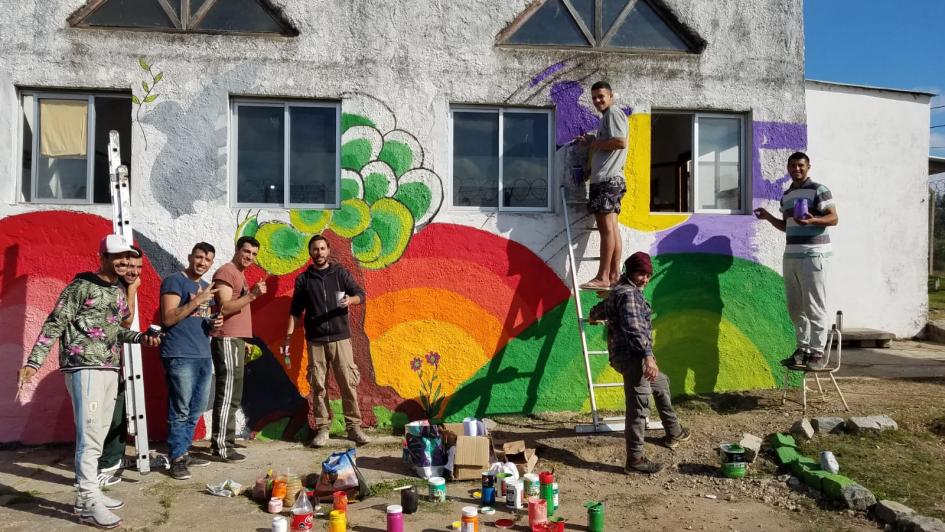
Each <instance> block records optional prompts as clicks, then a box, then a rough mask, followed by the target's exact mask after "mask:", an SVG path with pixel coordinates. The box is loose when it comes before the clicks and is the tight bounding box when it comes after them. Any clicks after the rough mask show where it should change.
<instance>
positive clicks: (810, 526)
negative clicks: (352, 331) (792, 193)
mask: <svg viewBox="0 0 945 532" xmlns="http://www.w3.org/2000/svg"><path fill="white" fill-rule="evenodd" d="M943 385H945V380H941V379H939V380H929V381H905V380H901V381H900V380H844V381H841V387H842V388H843V390H844V394H845V395H846V397H847V400H848V402H849V403H850V406H851V408H852V410H853V412H852V414H853V415H860V414H862V415H866V414H879V413H884V414H889V415H890V416H892V417H893V418H894V419H897V420H900V423H901V424H903V425H904V426H903V428H904V429H907V428H908V424H909V423H910V420H912V419H916V417H917V416H918V415H919V414H920V413H924V412H927V411H928V410H929V409H930V408H932V409H938V410H939V411H945V410H943V409H945V393H943V392H945V388H943ZM796 393H797V392H796V391H795V392H794V393H792V395H791V396H793V397H796ZM780 398H781V394H780V392H778V391H774V390H765V391H755V392H744V393H731V394H717V395H713V396H710V397H706V398H693V399H689V400H686V401H683V402H680V403H678V404H677V407H678V411H679V414H680V418H681V419H682V421H683V423H684V424H685V425H686V426H688V427H691V428H692V430H693V438H692V440H691V441H689V442H687V443H685V444H683V445H681V446H680V447H679V448H678V449H676V450H675V451H671V450H669V449H667V448H665V447H663V446H662V445H661V443H660V439H661V437H662V433H658V432H653V433H652V434H650V435H649V436H648V444H647V452H648V454H649V456H650V458H651V459H654V460H657V461H662V462H665V463H667V464H668V465H669V467H668V468H667V470H666V471H664V472H663V473H661V474H659V475H656V476H653V477H644V476H640V475H632V476H627V475H624V474H623V467H622V466H623V462H624V440H623V433H614V434H596V435H590V436H588V435H577V434H576V433H575V432H574V424H575V423H576V422H583V421H586V419H585V418H583V417H580V416H573V415H569V416H564V415H554V416H543V417H540V418H503V419H501V420H499V425H498V427H497V428H496V430H495V431H494V432H493V434H494V436H496V437H498V438H502V439H517V438H521V439H525V440H526V441H527V442H528V443H529V444H530V445H532V446H535V447H537V448H538V453H539V456H540V459H541V461H540V462H539V467H538V469H540V470H548V469H552V468H553V469H554V471H555V474H556V477H557V478H558V482H559V484H560V493H561V507H560V509H559V511H558V515H561V516H563V517H565V518H567V519H568V524H567V530H587V520H586V511H585V509H584V507H583V504H584V503H585V502H586V501H589V500H599V501H603V502H604V503H605V505H606V530H608V531H622V530H633V529H641V528H642V529H647V530H797V531H813V530H831V531H832V530H876V529H877V525H876V524H875V523H874V522H872V521H869V520H868V519H867V517H866V516H865V515H863V514H857V513H854V512H851V511H847V510H845V509H842V508H839V507H838V506H836V505H835V504H833V503H831V502H828V501H824V500H822V499H820V498H819V496H818V494H816V493H811V492H809V491H808V490H807V489H806V488H804V487H803V486H800V487H792V485H795V483H794V482H791V481H790V479H789V477H788V476H787V475H783V476H779V475H778V472H777V471H776V469H775V467H774V466H773V465H772V464H771V462H769V461H768V460H767V459H766V458H764V457H763V458H762V459H760V460H759V461H758V462H756V463H755V464H754V465H753V466H752V468H751V470H750V473H749V477H748V478H745V479H740V480H731V479H726V478H723V477H721V476H720V474H719V471H718V467H717V458H716V454H715V452H714V450H713V449H714V448H715V447H716V446H717V445H718V444H719V443H721V442H725V441H732V440H736V439H738V438H739V437H740V436H741V434H742V433H743V432H751V433H753V434H756V435H758V436H765V435H767V434H770V433H772V432H776V431H786V430H787V429H788V428H789V427H790V425H791V423H792V422H793V421H794V420H796V419H798V418H800V417H801V409H800V406H799V405H797V404H796V403H792V402H788V403H787V404H785V405H783V406H782V405H781V401H780ZM810 414H811V415H812V416H816V415H828V414H836V415H844V416H846V415H847V414H846V413H844V412H843V409H842V405H841V404H840V402H839V400H838V399H837V397H836V395H835V394H834V395H830V396H829V400H828V402H827V403H817V402H814V403H812V409H811V412H810ZM204 445H205V444H199V445H198V447H197V448H198V450H200V449H201V448H203V447H204ZM332 445H333V447H337V448H340V447H343V446H345V445H346V441H345V440H340V439H333V440H332ZM246 447H247V449H246V450H245V453H246V454H247V455H248V456H249V460H248V461H246V462H244V463H241V464H222V463H213V464H211V465H210V466H209V467H205V468H199V469H193V470H192V473H193V478H191V479H190V480H187V481H176V480H173V479H171V478H170V477H169V476H167V475H166V474H165V473H163V472H152V473H151V474H149V475H145V476H141V475H139V474H138V473H137V472H136V471H128V472H125V474H124V481H123V482H121V483H120V484H118V485H116V486H114V487H113V488H111V489H109V495H110V496H112V497H117V498H121V499H123V500H125V501H126V503H127V505H126V507H125V508H124V509H122V510H120V511H118V513H119V515H121V516H122V518H123V519H124V523H123V528H122V529H121V530H190V529H204V530H207V529H212V530H255V531H259V532H265V531H268V530H270V524H271V520H272V516H271V515H269V514H267V513H266V512H265V511H264V509H263V508H262V507H261V505H259V504H257V503H255V502H253V501H251V500H250V499H248V498H245V497H237V498H231V499H227V498H220V497H213V496H210V495H208V494H206V493H205V490H204V488H205V486H206V484H207V483H215V482H219V481H222V480H225V479H233V480H236V481H237V482H240V483H243V484H245V485H251V484H252V482H253V480H254V478H255V477H256V475H257V474H264V472H265V470H266V469H267V468H268V467H272V468H273V469H275V470H276V471H279V470H283V469H285V468H286V467H291V468H292V469H293V471H296V472H302V473H309V472H313V471H316V469H317V467H318V464H319V463H320V462H321V460H322V459H323V458H324V457H325V456H326V455H327V451H325V450H317V451H316V450H312V449H306V448H304V447H302V446H301V445H300V444H292V443H287V442H273V443H262V442H254V441H250V442H246ZM159 449H160V448H159ZM71 454H72V449H71V447H69V446H57V447H50V446H47V447H40V448H18V449H7V450H2V451H0V530H37V529H48V528H55V529H57V530H80V529H87V528H86V527H84V526H80V525H78V524H77V522H76V519H75V518H74V517H73V516H72V515H71V503H72V499H73V493H74V492H73V489H72V479H73V475H72V471H71V461H72V457H71ZM358 464H359V466H360V467H361V468H362V470H363V472H364V474H365V476H366V477H367V479H368V481H369V482H370V483H372V484H377V485H378V488H379V489H378V492H379V493H380V495H379V496H375V497H372V498H370V499H368V500H366V501H362V502H357V503H352V504H351V505H350V506H349V515H350V518H349V525H348V526H349V529H350V530H354V531H361V532H383V531H384V530H385V518H384V508H385V507H386V505H387V504H392V503H397V502H398V501H399V496H398V495H397V492H393V491H391V490H390V487H391V485H393V484H395V483H398V482H403V481H405V479H409V478H411V477H410V475H409V473H408V472H407V471H406V470H405V469H404V466H403V464H402V463H401V448H400V440H399V439H398V438H395V437H391V436H383V435H378V441H377V442H375V443H374V444H371V445H368V446H365V447H362V448H360V449H359V450H358ZM841 468H842V464H841ZM477 484H478V482H474V481H468V482H458V483H450V484H449V485H448V492H449V499H448V501H447V502H446V503H441V504H432V503H428V502H422V503H421V505H420V510H419V512H418V513H416V514H412V515H408V516H406V523H407V525H406V530H409V531H434V530H436V531H444V530H448V529H449V528H448V527H449V526H450V524H451V523H452V522H453V521H456V520H458V519H459V517H460V515H461V508H462V507H463V506H467V505H472V504H476V501H474V500H473V498H472V496H471V492H472V491H473V490H474V489H475V488H476V486H477ZM497 509H498V512H497V513H496V515H494V516H481V517H482V519H481V522H482V524H483V526H481V529H482V530H494V529H495V527H494V526H493V523H494V521H495V520H496V519H498V518H503V517H512V518H513V519H514V518H516V517H517V518H518V521H517V523H518V525H519V526H517V527H516V528H515V530H520V531H525V530H527V527H525V526H521V525H522V524H523V523H525V522H526V521H527V517H526V516H523V515H519V516H514V515H512V514H510V513H509V512H507V511H506V510H505V508H504V506H503V505H502V504H501V503H498V504H497ZM326 529H327V524H326V521H325V519H324V517H322V518H320V519H318V520H317V521H316V527H315V530H318V531H324V530H326Z"/></svg>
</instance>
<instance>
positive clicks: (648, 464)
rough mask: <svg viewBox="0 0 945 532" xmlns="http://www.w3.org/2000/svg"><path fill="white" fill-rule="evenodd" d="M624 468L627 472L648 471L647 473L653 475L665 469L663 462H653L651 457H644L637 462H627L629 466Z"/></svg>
mask: <svg viewBox="0 0 945 532" xmlns="http://www.w3.org/2000/svg"><path fill="white" fill-rule="evenodd" d="M623 470H624V472H625V473H646V474H647V475H653V474H655V473H659V472H660V471H662V470H663V464H660V463H657V462H652V461H650V459H649V458H645V457H644V458H642V459H640V461H639V462H636V463H634V462H627V467H625V468H624V469H623Z"/></svg>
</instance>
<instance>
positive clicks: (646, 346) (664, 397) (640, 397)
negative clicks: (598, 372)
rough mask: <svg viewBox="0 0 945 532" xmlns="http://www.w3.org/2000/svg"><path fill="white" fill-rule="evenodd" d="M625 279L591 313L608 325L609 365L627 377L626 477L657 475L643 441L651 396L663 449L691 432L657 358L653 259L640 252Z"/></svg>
mask: <svg viewBox="0 0 945 532" xmlns="http://www.w3.org/2000/svg"><path fill="white" fill-rule="evenodd" d="M624 270H625V272H624V274H623V275H622V276H621V277H620V279H619V280H618V281H617V284H616V285H614V288H613V292H611V294H610V297H608V298H607V299H605V300H604V301H602V302H601V303H598V304H597V305H596V306H594V308H592V309H591V316H590V318H591V321H592V322H600V321H606V322H607V350H608V352H609V353H610V365H611V366H613V367H614V369H616V370H617V371H619V372H620V373H621V374H622V375H623V390H624V396H625V397H626V406H627V422H626V429H625V431H624V432H625V434H626V438H627V463H626V467H625V468H624V471H625V472H627V473H632V472H640V473H650V474H652V473H657V472H659V471H660V470H662V469H663V464H659V463H656V462H652V461H650V460H649V459H647V458H646V456H645V455H644V449H643V436H644V433H645V432H646V417H647V414H649V412H650V395H651V394H652V395H653V397H654V398H655V399H656V407H657V409H658V410H659V414H660V419H661V420H662V421H663V429H664V430H665V431H666V437H665V438H664V439H663V443H664V445H666V447H669V448H670V449H675V448H676V447H677V446H678V445H679V443H680V442H684V441H687V440H688V439H689V438H690V436H691V434H690V432H689V429H686V428H683V427H682V426H681V425H680V424H679V419H678V418H677V417H676V412H675V411H674V410H673V403H672V401H671V400H670V394H669V378H667V377H666V375H665V374H663V373H662V372H660V370H659V368H658V367H657V366H656V357H654V356H653V332H652V325H651V323H650V305H649V303H647V302H646V298H645V297H644V296H643V288H644V287H646V284H647V283H649V282H650V277H651V276H652V275H653V264H652V262H651V261H650V256H649V255H648V254H646V253H644V252H642V251H638V252H636V253H634V254H633V255H630V257H629V258H628V259H627V260H626V262H624Z"/></svg>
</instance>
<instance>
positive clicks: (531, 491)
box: [522, 473, 541, 498]
mask: <svg viewBox="0 0 945 532" xmlns="http://www.w3.org/2000/svg"><path fill="white" fill-rule="evenodd" d="M522 478H523V479H524V480H525V493H524V494H523V496H524V497H525V498H528V497H537V496H538V495H540V494H541V483H540V482H539V481H538V475H536V474H534V473H528V474H527V475H525V476H523V477H522Z"/></svg>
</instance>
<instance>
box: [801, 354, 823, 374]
mask: <svg viewBox="0 0 945 532" xmlns="http://www.w3.org/2000/svg"><path fill="white" fill-rule="evenodd" d="M826 365H827V359H826V357H824V352H823V351H811V352H810V356H809V357H808V358H807V366H806V368H807V369H809V370H811V371H820V370H822V369H824V367H825V366H826Z"/></svg>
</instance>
